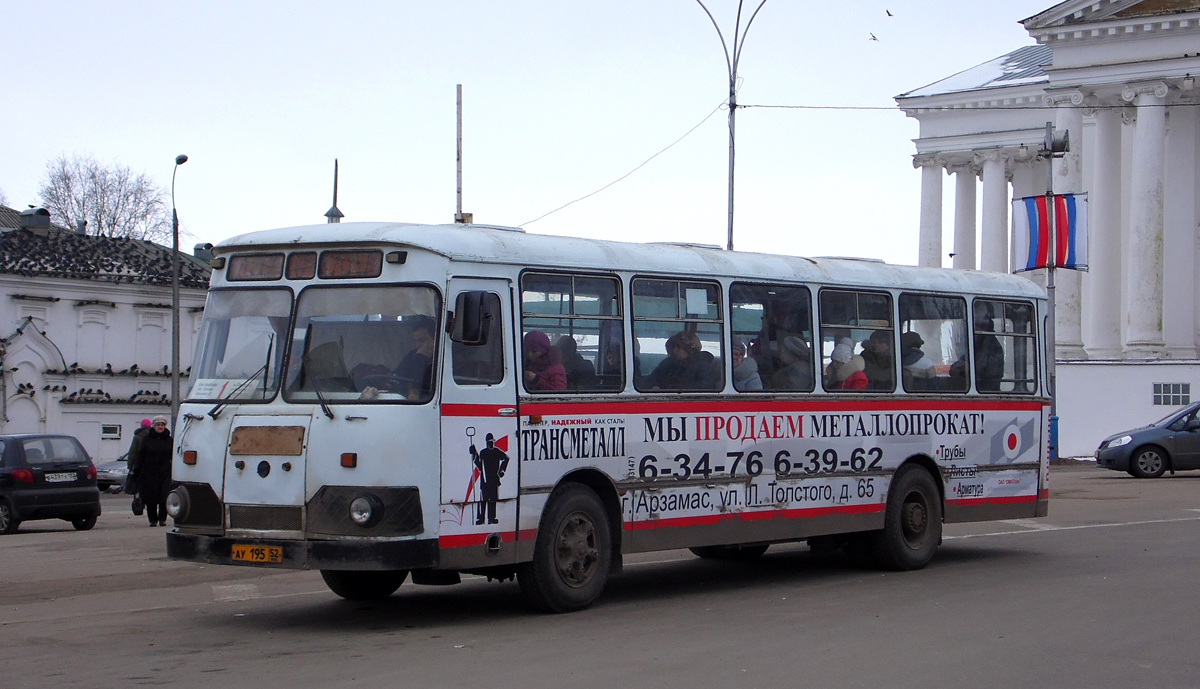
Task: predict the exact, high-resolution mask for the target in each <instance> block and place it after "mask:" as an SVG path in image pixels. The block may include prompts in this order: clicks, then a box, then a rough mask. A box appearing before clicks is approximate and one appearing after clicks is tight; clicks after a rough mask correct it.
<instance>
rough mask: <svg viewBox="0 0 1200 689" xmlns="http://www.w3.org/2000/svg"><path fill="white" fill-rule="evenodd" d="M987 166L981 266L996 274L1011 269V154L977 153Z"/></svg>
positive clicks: (984, 182)
mask: <svg viewBox="0 0 1200 689" xmlns="http://www.w3.org/2000/svg"><path fill="white" fill-rule="evenodd" d="M975 161H976V162H977V163H980V164H982V165H983V232H982V241H981V242H980V244H981V246H980V247H979V248H980V251H979V267H980V268H981V269H982V270H990V271H993V272H996V273H1007V272H1008V177H1007V173H1006V172H1005V169H1004V167H1005V163H1006V161H1007V156H1005V155H1004V153H1002V152H1001V151H999V150H995V151H984V152H982V153H977V154H976V155H975Z"/></svg>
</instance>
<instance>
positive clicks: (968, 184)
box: [896, 0, 1200, 456]
mask: <svg viewBox="0 0 1200 689" xmlns="http://www.w3.org/2000/svg"><path fill="white" fill-rule="evenodd" d="M1021 24H1022V25H1023V26H1024V27H1025V29H1026V30H1027V31H1028V32H1029V34H1030V36H1031V37H1032V38H1033V39H1034V41H1036V45H1029V46H1025V47H1022V48H1019V49H1017V50H1014V51H1013V52H1011V53H1008V54H1006V55H1002V56H1000V57H998V58H996V59H994V60H991V61H989V62H986V63H984V64H982V65H978V66H976V67H973V68H971V69H968V70H966V71H963V72H960V73H958V74H955V75H953V76H950V77H947V78H946V79H943V80H941V81H938V82H936V83H933V84H930V85H928V86H925V87H922V88H918V89H915V90H913V91H909V92H907V93H904V94H902V95H900V96H897V97H896V101H897V103H898V104H899V107H900V108H901V110H903V111H904V113H905V114H906V115H908V116H910V117H913V118H915V119H916V120H917V121H918V122H919V123H920V137H919V138H918V139H916V140H915V143H916V149H917V152H916V155H915V156H914V158H913V165H914V166H915V167H916V168H918V169H919V170H920V171H921V206H920V208H921V210H920V235H919V241H920V249H919V262H920V264H921V265H927V266H943V265H946V262H947V261H949V265H950V266H951V267H953V268H959V269H963V270H989V271H1000V272H1008V271H1009V270H1010V269H1011V267H1012V266H1013V265H1015V261H1014V257H1013V256H1012V246H1013V241H1012V239H1013V238H1012V230H1011V227H1012V224H1011V219H1010V217H1009V208H1010V203H1011V201H1012V199H1013V198H1020V197H1024V196H1032V195H1037V194H1043V193H1045V192H1046V190H1047V185H1048V184H1051V185H1052V186H1053V191H1054V192H1055V193H1069V192H1087V193H1088V199H1089V225H1090V226H1089V235H1090V238H1089V239H1090V241H1089V258H1090V260H1089V263H1090V271H1089V272H1087V273H1077V272H1074V271H1069V270H1060V271H1057V272H1056V276H1055V277H1056V281H1055V282H1056V290H1055V291H1056V300H1055V303H1056V306H1057V313H1056V319H1055V329H1056V339H1057V346H1056V352H1057V357H1056V358H1057V361H1058V367H1057V370H1058V397H1057V399H1058V414H1059V417H1060V419H1061V421H1060V431H1061V438H1060V447H1061V450H1062V454H1063V455H1064V456H1079V455H1086V454H1090V453H1091V452H1092V451H1093V450H1094V449H1095V448H1096V445H1097V444H1098V442H1099V441H1100V440H1101V439H1102V438H1103V437H1104V436H1105V435H1108V434H1110V433H1114V432H1117V431H1120V430H1124V429H1126V428H1128V427H1132V426H1137V425H1141V424H1144V423H1149V422H1150V421H1153V420H1155V419H1157V418H1160V417H1162V416H1164V415H1166V414H1167V413H1168V411H1170V410H1171V409H1173V408H1176V407H1178V406H1179V405H1180V404H1182V403H1186V402H1188V401H1196V400H1198V399H1200V387H1198V386H1196V385H1195V384H1197V383H1200V280H1198V279H1197V277H1196V270H1195V269H1196V266H1197V264H1200V241H1198V240H1197V235H1198V233H1200V87H1198V86H1197V84H1196V80H1197V78H1198V77H1200V0H1068V1H1067V2H1061V3H1059V4H1057V5H1054V6H1053V7H1051V8H1049V9H1047V10H1045V11H1044V12H1042V13H1040V14H1038V15H1035V16H1033V17H1029V18H1028V19H1025V20H1023V21H1022V22H1021ZM1047 122H1050V123H1053V125H1054V127H1055V129H1056V130H1057V131H1060V132H1061V131H1062V130H1067V131H1068V132H1069V136H1070V142H1071V146H1070V152H1069V153H1067V155H1066V156H1065V157H1063V158H1061V159H1058V160H1055V161H1054V163H1053V168H1052V169H1049V167H1048V165H1049V164H1048V163H1047V162H1046V161H1044V160H1042V159H1040V158H1039V157H1038V151H1039V149H1040V148H1041V147H1042V142H1043V140H1044V137H1045V130H1046V123H1047ZM947 175H948V176H950V177H951V178H952V181H950V182H948V183H947V182H946V181H945V177H946V176H947ZM946 186H949V187H951V189H950V190H946V189H945V188H944V187H946ZM948 197H952V205H951V204H948V203H947V202H946V201H947V198H948ZM946 206H951V207H952V209H953V211H952V213H950V215H952V217H950V218H945V217H943V207H946ZM950 228H952V230H951V232H950V233H949V234H950V236H951V237H952V239H951V241H949V242H947V241H945V240H944V236H946V235H947V234H948V233H947V232H946V231H945V230H946V229H950ZM1044 273H1045V271H1034V272H1031V273H1025V275H1026V276H1028V277H1029V278H1030V279H1033V280H1035V281H1038V282H1041V283H1043V284H1044V280H1045V276H1044Z"/></svg>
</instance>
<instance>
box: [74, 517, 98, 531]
mask: <svg viewBox="0 0 1200 689" xmlns="http://www.w3.org/2000/svg"><path fill="white" fill-rule="evenodd" d="M95 525H96V515H94V514H93V515H91V516H88V517H75V518H74V519H72V520H71V526H73V527H75V530H76V531H88V530H90V529H91V528H92V527H93V526H95Z"/></svg>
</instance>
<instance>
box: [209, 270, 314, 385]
mask: <svg viewBox="0 0 1200 689" xmlns="http://www.w3.org/2000/svg"><path fill="white" fill-rule="evenodd" d="M291 310H292V293H291V291H290V290H286V289H243V290H218V291H213V292H210V293H209V295H208V301H207V303H206V304H205V306H204V323H203V325H201V327H200V337H199V340H198V342H197V345H196V346H197V349H196V357H195V362H196V363H195V366H194V368H193V369H192V373H191V376H190V378H191V389H190V390H189V391H188V395H187V397H188V399H191V400H196V401H205V400H232V399H236V400H241V401H254V400H260V401H265V400H270V399H272V398H273V397H275V392H276V390H278V388H279V380H280V375H279V374H280V368H281V364H282V362H283V347H284V345H285V344H286V343H287V342H286V337H285V336H286V333H287V325H288V317H289V314H290V313H291Z"/></svg>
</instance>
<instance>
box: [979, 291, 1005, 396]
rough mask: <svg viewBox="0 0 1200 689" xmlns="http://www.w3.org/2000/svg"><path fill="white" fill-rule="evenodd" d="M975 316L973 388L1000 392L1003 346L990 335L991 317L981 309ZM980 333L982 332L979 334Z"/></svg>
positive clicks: (992, 328)
mask: <svg viewBox="0 0 1200 689" xmlns="http://www.w3.org/2000/svg"><path fill="white" fill-rule="evenodd" d="M976 311H977V313H976V314H975V387H976V388H977V389H978V390H980V391H981V392H1000V379H1001V378H1003V377H1004V346H1003V345H1001V344H1000V339H999V338H998V337H996V336H995V335H993V334H992V331H993V330H994V329H995V325H994V324H993V322H992V317H991V316H989V315H988V314H987V313H986V312H984V311H983V310H981V309H976ZM981 331H982V332H981Z"/></svg>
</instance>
